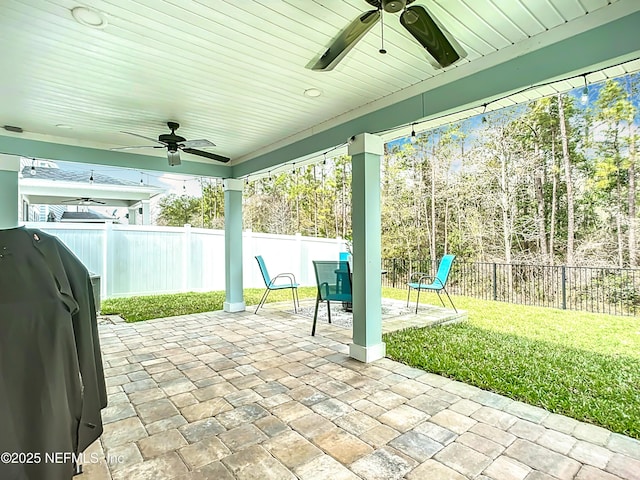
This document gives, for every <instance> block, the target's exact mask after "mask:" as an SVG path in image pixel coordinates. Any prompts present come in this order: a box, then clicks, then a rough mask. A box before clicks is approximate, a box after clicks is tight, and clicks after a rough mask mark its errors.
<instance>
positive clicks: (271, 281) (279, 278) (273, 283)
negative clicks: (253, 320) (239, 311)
mask: <svg viewBox="0 0 640 480" xmlns="http://www.w3.org/2000/svg"><path fill="white" fill-rule="evenodd" d="M256 260H257V261H258V267H260V273H261V274H262V279H263V280H264V284H265V285H266V287H267V289H266V290H265V291H264V293H263V294H262V298H261V299H260V303H258V306H257V307H256V311H255V312H253V313H258V309H259V308H260V307H261V306H263V305H264V302H266V301H267V297H268V296H269V292H270V291H271V290H284V289H286V288H290V289H291V296H292V297H293V311H294V312H296V313H298V308H300V300H299V298H298V283H297V282H296V277H295V275H294V274H293V273H279V274H278V275H276V276H275V277H273V278H271V277H270V276H269V271H268V270H267V266H266V265H265V263H264V260H263V259H262V256H261V255H257V256H256ZM283 280H285V281H284V283H283Z"/></svg>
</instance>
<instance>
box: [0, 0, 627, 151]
mask: <svg viewBox="0 0 640 480" xmlns="http://www.w3.org/2000/svg"><path fill="white" fill-rule="evenodd" d="M82 1H83V3H82V4H81V5H85V6H88V7H91V8H92V9H95V10H96V11H99V12H101V13H102V14H103V16H104V18H105V19H106V21H107V24H106V26H105V27H104V28H100V29H96V28H89V27H87V26H84V25H81V24H79V23H78V22H76V21H75V20H74V19H73V17H72V15H71V10H72V9H73V8H74V7H77V6H79V5H80V4H79V3H77V2H76V1H75V0H1V1H0V47H1V50H0V51H1V52H2V53H1V54H0V68H1V69H2V74H1V75H0V91H1V93H2V102H0V125H3V124H4V125H16V126H20V127H22V128H23V129H24V131H25V133H23V134H22V137H23V138H32V139H46V140H49V141H54V142H58V143H69V144H76V145H84V146H94V147H98V148H104V149H108V148H110V147H116V146H130V145H139V144H141V143H142V144H144V143H145V142H144V140H141V139H136V138H135V137H132V136H128V135H125V134H123V133H121V132H122V131H129V132H135V133H139V134H141V135H145V136H149V137H154V138H155V137H157V136H158V135H159V134H161V133H168V130H166V122H167V121H168V120H175V121H178V122H179V123H180V124H181V128H180V130H179V131H178V133H180V134H182V135H183V136H185V137H187V138H189V139H194V138H206V139H209V140H211V141H212V142H214V143H215V144H216V145H217V147H216V148H213V149H211V151H213V152H215V153H218V154H220V155H224V156H229V157H231V158H232V159H234V161H236V162H237V161H238V160H242V159H243V158H248V157H250V156H251V155H252V154H253V153H254V152H257V151H260V150H261V149H264V148H265V147H267V146H269V145H271V144H273V143H274V142H277V141H282V140H283V139H286V138H288V137H291V136H293V135H295V134H297V133H299V132H301V131H304V130H308V129H311V128H313V127H314V126H317V125H319V124H321V123H324V122H328V121H331V119H335V118H337V117H340V116H342V117H345V116H346V117H348V115H349V112H355V111H356V110H357V109H361V108H362V107H363V106H366V105H370V104H375V102H380V101H381V99H382V101H383V100H384V99H385V98H387V97H389V96H390V95H393V94H396V95H397V94H398V92H402V91H403V90H406V89H409V88H410V87H412V86H415V85H417V84H420V83H421V82H425V81H427V80H429V79H430V78H432V77H436V76H440V75H442V76H443V78H444V79H446V78H448V76H451V77H452V78H454V77H455V75H456V70H457V69H459V68H460V67H461V66H463V65H465V64H467V63H469V62H471V63H473V62H478V61H481V60H482V59H483V58H486V57H490V56H492V55H496V54H497V53H499V52H500V51H502V50H503V49H506V48H508V47H512V46H514V45H516V46H517V45H518V44H520V43H522V42H525V41H527V40H529V39H531V38H532V37H540V38H543V37H544V36H545V35H548V34H549V33H550V32H553V31H554V29H555V28H556V27H559V26H562V25H565V24H571V23H572V22H575V21H577V20H579V19H581V18H582V17H585V16H587V15H589V17H590V18H593V19H594V20H593V21H594V22H597V18H598V15H600V14H603V13H606V10H607V9H610V8H612V7H615V4H616V3H618V2H617V1H608V0H418V2H417V3H416V4H421V5H424V6H425V7H426V8H427V9H428V10H429V11H430V12H431V13H432V14H433V15H434V16H435V17H436V18H437V19H438V20H439V21H440V23H441V24H443V25H444V26H446V28H447V29H448V30H449V32H450V33H451V34H452V35H453V37H455V38H456V39H457V41H458V42H459V43H460V44H461V45H462V46H463V48H464V49H465V50H466V52H467V57H466V58H465V59H463V60H462V61H460V62H459V63H457V64H455V65H453V66H451V67H448V68H446V69H441V70H436V69H434V68H433V67H432V66H431V65H430V64H429V63H428V62H427V61H426V58H425V55H424V53H423V51H422V49H421V47H420V46H419V45H418V44H417V43H416V42H415V41H414V40H413V39H412V38H411V37H410V35H409V34H408V33H407V32H406V31H405V30H404V29H403V28H402V27H401V25H400V23H399V19H398V15H395V14H385V15H384V19H385V30H384V44H385V49H386V50H387V51H388V53H387V54H386V55H381V54H379V53H378V49H379V48H380V45H381V36H380V28H379V25H378V26H376V27H375V28H374V29H373V30H372V31H370V32H369V33H368V34H367V35H366V36H365V37H364V38H363V39H362V40H361V41H360V42H359V43H358V45H357V46H356V47H355V48H354V49H353V50H352V51H351V52H350V53H349V54H348V55H347V56H346V57H345V58H344V59H343V60H342V62H341V63H340V64H339V65H338V67H336V69H335V70H333V71H332V72H314V71H311V70H309V69H307V68H305V66H306V65H307V64H308V63H309V62H310V61H311V60H312V59H314V58H316V57H317V56H318V54H319V53H321V52H323V51H324V49H325V48H326V47H327V46H328V44H329V43H330V41H331V39H332V38H333V37H334V36H335V35H336V34H337V32H339V31H340V30H341V29H342V28H343V27H344V26H345V25H346V24H348V23H349V22H351V21H352V20H353V19H354V18H355V17H356V16H357V15H358V14H360V13H361V12H364V11H366V10H370V9H371V7H370V6H369V5H368V4H367V3H366V2H365V1H364V0H346V1H340V0H226V1H225V0H82ZM633 1H635V0H633ZM620 2H626V3H627V4H629V2H628V1H627V0H620ZM636 3H638V4H640V2H636ZM638 8H640V5H639V6H638ZM594 79H595V77H594ZM574 83H575V82H574ZM578 83H579V82H578ZM311 87H315V88H319V89H320V90H321V91H322V95H321V96H320V97H317V98H308V97H306V96H305V95H303V92H304V91H305V90H306V89H308V88H311ZM57 125H64V126H68V127H71V128H60V127H57ZM1 134H2V135H7V133H5V132H4V131H1ZM16 135H17V134H16ZM154 152H155V151H152V152H149V151H145V152H144V153H154ZM159 154H161V152H159ZM190 160H194V161H206V160H204V159H201V158H197V157H192V158H190ZM232 163H233V162H232Z"/></svg>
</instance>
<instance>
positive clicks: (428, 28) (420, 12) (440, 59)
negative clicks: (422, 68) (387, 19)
mask: <svg viewBox="0 0 640 480" xmlns="http://www.w3.org/2000/svg"><path fill="white" fill-rule="evenodd" d="M400 23H401V24H402V26H403V27H404V28H406V29H407V30H408V31H409V33H410V34H411V35H413V37H414V38H415V39H416V40H417V41H418V43H419V44H420V45H422V46H423V47H424V48H425V49H426V50H427V52H429V55H431V57H432V58H433V59H434V60H435V61H436V62H437V64H438V65H437V66H439V67H448V66H449V65H451V64H452V63H454V62H456V61H457V60H459V59H461V58H462V57H464V56H465V55H466V53H465V52H464V50H462V47H460V46H459V45H457V49H456V47H454V45H453V43H457V42H455V41H454V40H450V38H452V37H451V35H450V34H449V32H447V31H446V29H444V28H443V27H440V26H439V25H438V24H437V23H436V22H435V21H434V20H433V18H431V16H430V15H429V13H428V12H427V10H425V8H424V7H422V6H420V5H413V6H411V7H407V8H406V9H405V10H404V12H402V14H401V15H400ZM434 66H435V65H434Z"/></svg>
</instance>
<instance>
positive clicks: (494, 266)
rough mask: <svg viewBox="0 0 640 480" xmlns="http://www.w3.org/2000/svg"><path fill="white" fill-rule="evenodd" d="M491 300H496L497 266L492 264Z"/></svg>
mask: <svg viewBox="0 0 640 480" xmlns="http://www.w3.org/2000/svg"><path fill="white" fill-rule="evenodd" d="M493 299H494V300H498V265H497V264H496V263H494V264H493Z"/></svg>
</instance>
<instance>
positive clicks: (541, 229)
mask: <svg viewBox="0 0 640 480" xmlns="http://www.w3.org/2000/svg"><path fill="white" fill-rule="evenodd" d="M534 183H535V190H536V202H537V204H538V236H539V238H540V251H541V252H542V258H544V263H546V264H551V258H552V256H551V255H550V254H549V249H548V247H547V231H546V228H545V218H544V217H545V215H544V214H545V212H544V191H543V189H542V177H540V176H536V177H535V178H534Z"/></svg>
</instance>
